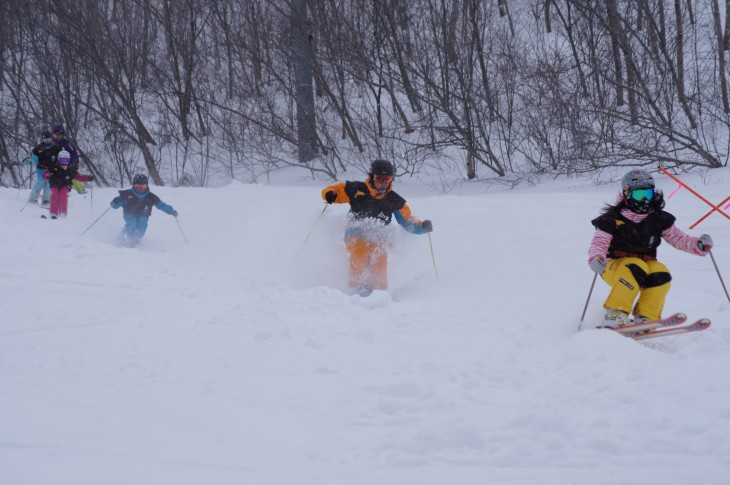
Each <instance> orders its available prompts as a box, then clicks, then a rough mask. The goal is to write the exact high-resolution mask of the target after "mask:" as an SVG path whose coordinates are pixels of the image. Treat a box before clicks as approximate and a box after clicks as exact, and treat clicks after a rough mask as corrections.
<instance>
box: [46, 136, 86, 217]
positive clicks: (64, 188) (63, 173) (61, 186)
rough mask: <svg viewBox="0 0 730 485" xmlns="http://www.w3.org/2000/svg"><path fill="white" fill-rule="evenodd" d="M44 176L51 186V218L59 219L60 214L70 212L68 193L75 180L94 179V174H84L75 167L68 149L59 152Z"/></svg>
mask: <svg viewBox="0 0 730 485" xmlns="http://www.w3.org/2000/svg"><path fill="white" fill-rule="evenodd" d="M43 178H44V179H45V180H48V184H49V185H50V186H51V208H50V209H51V219H57V218H58V216H65V215H66V214H67V213H68V193H69V191H70V190H71V187H72V185H73V182H74V180H80V181H82V182H90V181H92V180H94V176H93V175H82V174H80V173H78V172H77V171H76V169H75V168H73V165H72V163H71V155H70V154H69V153H68V152H67V151H66V150H61V151H60V152H59V153H58V157H57V159H56V161H55V162H54V163H52V164H51V166H50V167H49V168H48V170H46V171H45V172H43ZM42 217H45V216H42Z"/></svg>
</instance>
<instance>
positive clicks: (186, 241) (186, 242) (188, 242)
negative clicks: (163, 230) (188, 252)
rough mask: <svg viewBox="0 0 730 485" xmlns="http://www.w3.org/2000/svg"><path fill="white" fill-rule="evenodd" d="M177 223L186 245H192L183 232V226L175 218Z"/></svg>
mask: <svg viewBox="0 0 730 485" xmlns="http://www.w3.org/2000/svg"><path fill="white" fill-rule="evenodd" d="M175 222H177V227H178V228H180V234H182V237H183V240H184V241H185V244H190V241H188V238H186V237H185V233H184V232H183V230H182V226H181V225H180V221H178V220H177V217H175Z"/></svg>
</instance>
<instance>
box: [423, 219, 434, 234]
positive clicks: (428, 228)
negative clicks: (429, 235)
mask: <svg viewBox="0 0 730 485" xmlns="http://www.w3.org/2000/svg"><path fill="white" fill-rule="evenodd" d="M421 229H423V230H424V231H426V232H433V223H432V222H431V221H429V220H428V219H426V220H425V221H423V222H421Z"/></svg>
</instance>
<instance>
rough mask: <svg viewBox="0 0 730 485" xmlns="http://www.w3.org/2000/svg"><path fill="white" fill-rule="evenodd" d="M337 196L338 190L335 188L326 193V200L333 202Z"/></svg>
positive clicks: (329, 202)
mask: <svg viewBox="0 0 730 485" xmlns="http://www.w3.org/2000/svg"><path fill="white" fill-rule="evenodd" d="M336 198H337V192H335V191H334V190H330V191H328V192H327V193H326V194H324V200H326V201H327V203H328V204H332V203H333V202H334V201H335V199H336Z"/></svg>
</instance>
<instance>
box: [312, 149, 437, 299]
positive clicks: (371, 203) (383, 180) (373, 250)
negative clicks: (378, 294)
mask: <svg viewBox="0 0 730 485" xmlns="http://www.w3.org/2000/svg"><path fill="white" fill-rule="evenodd" d="M394 173H395V170H394V168H393V164H392V163H390V162H389V161H387V160H374V161H373V163H372V164H371V165H370V173H369V176H368V179H367V180H365V181H364V182H359V181H358V182H341V183H339V184H335V185H330V186H329V187H325V188H324V190H322V198H323V199H324V200H325V201H326V202H327V203H328V204H350V213H349V220H348V223H347V229H346V230H345V247H346V248H347V251H348V253H349V254H350V281H349V286H350V288H353V289H354V290H355V291H356V293H357V294H359V295H361V296H367V295H369V294H370V293H372V291H373V290H385V289H386V288H387V287H388V252H387V248H386V244H387V242H388V241H387V230H386V227H387V226H388V224H390V222H391V220H392V218H393V217H395V220H396V221H398V224H400V225H401V226H402V227H403V228H404V229H405V230H406V231H408V232H410V233H413V234H426V233H428V232H431V231H433V224H432V223H431V221H429V220H424V221H419V220H418V219H416V218H415V217H413V215H412V214H411V209H410V207H408V204H406V200H405V199H404V198H403V197H401V196H400V195H398V194H396V193H395V192H394V191H393V175H394Z"/></svg>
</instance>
